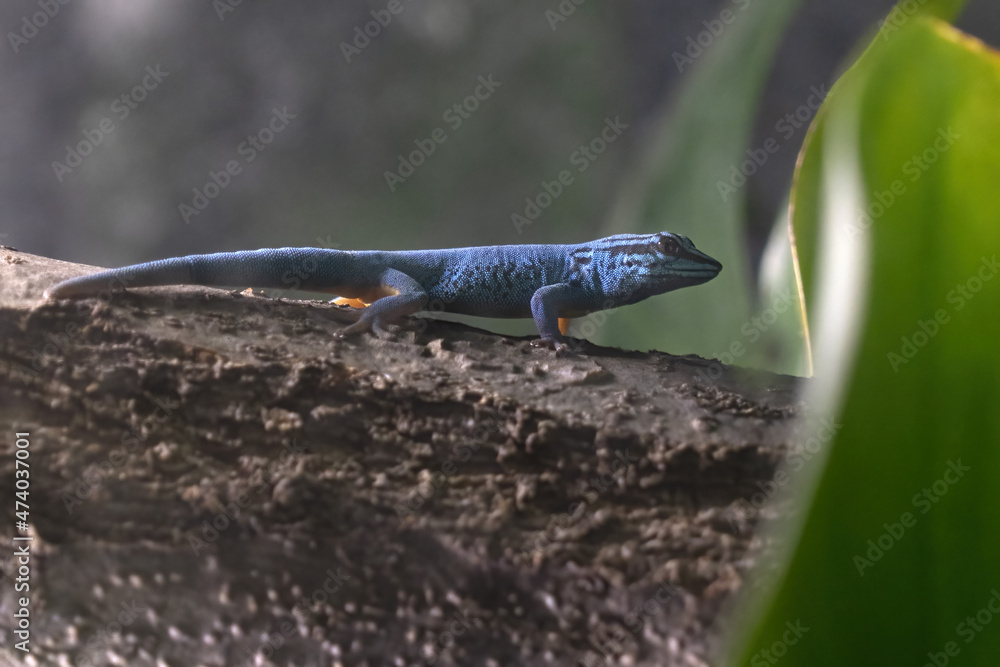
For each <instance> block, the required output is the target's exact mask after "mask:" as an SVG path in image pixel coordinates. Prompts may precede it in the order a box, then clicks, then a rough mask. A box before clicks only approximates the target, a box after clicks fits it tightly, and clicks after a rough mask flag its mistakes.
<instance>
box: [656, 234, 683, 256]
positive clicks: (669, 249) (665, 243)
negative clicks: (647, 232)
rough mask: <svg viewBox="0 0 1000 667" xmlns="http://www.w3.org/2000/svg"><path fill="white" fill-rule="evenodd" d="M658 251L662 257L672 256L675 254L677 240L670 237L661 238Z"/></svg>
mask: <svg viewBox="0 0 1000 667" xmlns="http://www.w3.org/2000/svg"><path fill="white" fill-rule="evenodd" d="M658 246H659V250H660V252H662V253H663V254H664V255H674V254H676V253H677V249H678V247H679V246H678V244H677V239H675V238H673V237H671V236H661V237H660V241H659V244H658Z"/></svg>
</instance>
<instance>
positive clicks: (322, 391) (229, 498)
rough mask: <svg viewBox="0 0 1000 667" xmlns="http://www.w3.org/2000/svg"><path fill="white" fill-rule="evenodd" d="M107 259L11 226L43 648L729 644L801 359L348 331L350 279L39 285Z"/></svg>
mask: <svg viewBox="0 0 1000 667" xmlns="http://www.w3.org/2000/svg"><path fill="white" fill-rule="evenodd" d="M90 270H92V268H90V267H83V266H78V265H72V264H66V263H63V262H57V261H54V260H50V259H46V258H42V257H36V256H33V255H28V254H25V253H20V252H16V251H14V250H13V249H2V250H0V288H2V295H0V326H2V335H3V341H4V346H3V355H2V364H3V366H2V372H3V381H2V383H0V399H2V406H3V407H2V408H0V424H3V426H4V429H3V444H2V445H0V490H2V491H0V497H2V498H4V499H5V500H4V502H3V504H2V505H0V507H2V508H3V519H2V522H0V526H2V528H0V534H3V535H4V536H5V538H8V539H5V540H4V541H5V543H7V544H10V543H11V542H10V541H9V538H10V537H12V536H13V535H14V534H16V533H15V531H14V528H13V526H14V523H15V517H14V514H13V513H14V507H13V502H12V501H11V498H12V497H13V489H12V487H13V482H14V465H15V463H14V456H13V452H14V447H13V434H14V432H30V442H31V444H30V466H31V468H30V470H31V477H30V480H31V487H30V507H31V509H30V513H31V523H32V530H33V532H34V534H35V535H36V540H35V542H34V543H33V547H32V575H31V576H32V579H31V592H30V596H31V610H32V626H31V628H32V635H31V647H32V651H33V656H34V657H35V658H36V659H37V660H38V661H39V664H65V663H59V660H61V659H65V660H67V661H68V662H69V663H70V664H74V665H76V664H129V665H154V664H165V665H171V666H182V665H243V664H274V665H293V664H294V665H334V664H345V665H363V664H368V665H383V664H399V665H409V664H432V663H433V664H439V665H450V664H461V665H522V664H523V665H537V664H561V665H572V664H588V665H597V664H642V665H700V664H704V663H706V662H708V663H711V662H712V657H713V655H715V652H716V650H717V644H718V637H719V636H720V632H721V631H722V629H721V626H720V624H719V622H718V619H719V617H720V611H721V610H723V609H725V608H726V607H727V606H728V605H729V603H730V601H731V600H732V598H733V595H734V593H735V592H736V591H737V590H738V589H740V587H741V585H742V583H743V581H744V576H745V574H746V571H747V569H748V568H749V566H750V564H751V562H752V561H753V558H752V554H753V553H754V552H753V551H748V549H749V547H750V541H751V539H752V533H751V532H750V531H749V530H746V529H745V526H744V525H742V524H741V523H740V522H739V521H737V520H736V519H737V518H739V517H740V516H741V515H740V514H739V511H740V508H745V507H746V502H745V499H747V498H749V497H750V496H751V495H752V494H754V493H755V492H757V491H759V488H758V487H757V486H756V483H757V482H761V481H765V480H768V479H770V478H771V476H772V475H773V474H774V471H775V467H776V465H777V463H778V462H779V460H780V459H781V457H782V456H783V455H784V453H785V451H786V449H787V446H788V443H789V441H790V440H791V438H792V422H791V417H793V416H794V415H795V413H796V410H797V409H798V405H797V402H796V400H797V399H796V393H795V385H796V382H797V381H796V380H795V379H793V378H788V377H783V376H776V375H771V374H766V373H760V372H755V371H745V370H741V369H738V368H730V367H723V366H720V365H718V364H716V363H714V362H712V363H710V362H708V361H706V360H704V359H701V358H698V357H691V356H688V357H676V356H671V355H669V354H665V353H659V352H650V353H637V352H623V351H621V350H615V349H608V348H601V347H596V346H593V345H590V344H586V343H584V344H581V345H580V346H579V347H578V348H577V352H576V353H575V354H571V355H568V356H564V357H557V356H555V355H554V353H552V352H551V351H547V350H539V349H534V348H531V347H530V346H529V344H528V340H527V339H519V338H510V337H502V336H497V335H493V334H490V333H487V332H484V331H480V330H477V329H473V328H470V327H467V326H463V325H459V324H452V323H444V322H437V321H426V322H425V323H424V325H422V326H421V327H419V328H418V330H417V331H415V332H412V331H411V332H403V333H400V334H399V335H398V336H397V338H396V339H395V340H379V339H377V338H374V337H372V336H361V337H357V338H353V339H349V340H346V341H340V340H336V339H334V338H332V337H331V336H330V331H331V329H333V328H336V327H337V326H340V325H339V324H338V322H339V321H341V320H343V319H344V318H346V317H349V315H347V314H345V313H344V312H343V311H342V310H341V309H339V308H338V307H336V306H332V305H329V304H326V303H323V302H315V301H293V300H286V299H267V298H264V297H261V296H249V295H245V294H239V293H234V292H226V291H223V290H213V289H203V288H195V287H177V288H173V287H172V288H156V289H142V290H134V291H132V292H130V293H127V294H116V295H105V297H104V298H99V299H88V300H82V301H60V302H53V303H47V302H44V301H43V300H42V298H41V294H42V290H43V289H44V288H45V287H47V286H49V285H51V284H53V283H54V282H56V281H57V280H59V279H62V278H65V277H69V276H71V275H76V274H80V273H85V272H87V271H90ZM751 518H752V517H751ZM3 569H4V572H5V573H6V574H7V575H8V577H10V575H11V574H12V572H13V570H12V569H11V562H10V561H9V560H5V562H4V568H3ZM10 584H11V582H10V580H9V579H8V581H5V582H3V583H2V586H0V591H2V592H0V607H2V609H0V611H2V613H0V634H2V635H3V640H2V641H0V661H2V660H3V659H4V654H6V659H7V660H14V661H18V660H21V659H22V654H20V652H18V651H15V650H13V649H12V648H11V646H12V641H13V640H12V635H11V634H10V631H11V618H12V616H11V613H12V610H13V608H14V607H13V605H14V604H15V602H14V597H13V596H14V593H13V590H12V589H13V587H12V586H11V585H10ZM116 656H117V658H118V659H120V661H121V662H118V663H115V662H114V661H115V659H116ZM261 657H263V658H266V659H267V660H269V662H254V660H255V659H259V658H261ZM157 660H161V661H162V662H161V663H157V662H156V661H157ZM605 660H606V662H602V661H605Z"/></svg>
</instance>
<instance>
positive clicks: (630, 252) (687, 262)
mask: <svg viewBox="0 0 1000 667" xmlns="http://www.w3.org/2000/svg"><path fill="white" fill-rule="evenodd" d="M601 246H602V247H601V248H600V250H602V251H603V253H602V254H603V255H604V257H603V260H604V261H603V262H600V264H602V265H603V266H602V267H601V268H602V269H603V271H604V272H605V273H606V275H605V276H604V277H603V280H605V281H608V282H613V283H614V285H613V291H614V292H616V293H618V294H620V295H623V296H625V295H629V296H627V297H626V298H627V300H628V301H629V302H631V303H634V302H635V301H639V300H641V299H645V298H647V297H650V296H653V295H654V294H662V293H664V292H669V291H671V290H675V289H678V288H681V287H690V286H691V285H700V284H701V283H704V282H707V281H709V280H711V279H712V278H714V277H715V276H717V275H718V274H719V271H721V270H722V264H721V263H719V262H718V261H717V260H715V259H713V258H711V257H709V256H708V255H706V254H705V253H703V252H701V251H700V250H698V249H697V248H695V247H694V243H692V242H691V239H689V238H687V237H686V236H682V235H680V234H672V233H670V232H660V233H658V234H620V235H617V236H610V237H608V238H606V239H602V243H601ZM596 259H597V258H596V257H595V260H596ZM608 287H612V285H607V284H606V285H605V288H606V289H607V288H608Z"/></svg>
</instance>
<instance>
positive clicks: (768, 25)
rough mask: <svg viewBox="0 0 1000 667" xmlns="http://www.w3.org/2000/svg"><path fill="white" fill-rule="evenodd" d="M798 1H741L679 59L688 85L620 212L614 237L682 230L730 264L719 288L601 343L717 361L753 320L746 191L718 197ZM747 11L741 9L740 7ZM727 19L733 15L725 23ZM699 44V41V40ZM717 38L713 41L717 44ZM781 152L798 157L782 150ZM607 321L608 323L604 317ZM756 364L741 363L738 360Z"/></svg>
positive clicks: (742, 154) (652, 308) (677, 296)
mask: <svg viewBox="0 0 1000 667" xmlns="http://www.w3.org/2000/svg"><path fill="white" fill-rule="evenodd" d="M798 6H799V0H772V1H771V2H766V3H749V4H744V3H733V4H732V5H731V6H727V10H726V11H729V12H731V16H730V15H727V16H726V17H723V15H722V14H720V15H719V16H718V17H713V18H712V19H709V21H710V22H711V21H713V20H716V19H719V20H720V23H719V25H720V26H722V28H721V30H720V31H719V35H718V36H717V37H716V36H712V35H711V34H710V33H709V32H708V28H707V27H706V33H705V34H706V35H708V38H707V39H703V40H702V41H703V42H709V43H708V45H707V46H705V47H704V49H703V52H702V53H700V54H698V52H697V50H696V49H692V51H691V53H692V54H697V55H696V56H695V58H694V62H693V63H688V62H686V61H684V60H683V57H686V56H687V53H678V54H675V58H677V57H678V56H680V57H681V58H679V59H678V60H676V62H677V63H678V66H679V67H681V68H682V76H684V77H686V78H687V79H688V80H687V81H686V83H685V84H683V85H682V86H681V89H680V92H679V95H678V97H677V98H676V101H675V103H672V104H669V105H668V106H667V107H666V109H665V111H664V113H663V116H662V119H661V120H660V121H659V122H658V127H656V128H655V130H654V136H652V137H651V139H650V142H649V148H648V151H647V153H646V155H645V156H644V158H643V159H642V160H641V162H640V165H639V166H638V167H637V168H636V169H635V170H633V173H632V174H631V175H630V176H629V177H627V178H626V179H625V182H626V183H628V187H626V188H625V189H624V190H623V192H622V193H621V194H620V196H619V198H618V201H617V203H616V205H615V206H614V207H613V209H612V213H611V215H610V220H609V224H608V225H607V228H606V231H607V233H609V234H611V233H618V232H626V231H627V232H640V231H643V232H654V231H663V230H667V231H674V232H679V233H681V234H685V235H687V236H690V237H691V239H692V240H693V241H694V242H695V244H696V245H697V246H698V247H699V248H700V249H702V250H704V251H705V252H706V253H708V254H709V255H711V256H713V257H715V258H716V259H718V260H719V261H721V262H722V264H723V266H724V267H725V268H724V269H723V271H722V273H721V274H720V275H719V276H718V277H717V278H715V279H714V280H712V281H711V282H709V283H707V284H705V285H702V286H698V287H695V288H691V289H685V290H680V291H678V292H674V293H672V294H669V295H667V296H664V297H659V298H656V299H651V300H648V301H645V302H643V303H640V304H636V305H634V306H630V307H629V308H626V309H622V310H620V311H614V312H612V313H609V314H607V321H608V322H609V323H610V324H611V325H610V326H605V327H601V328H600V329H599V331H598V334H597V336H595V338H597V339H599V342H601V343H603V344H609V345H618V346H623V347H627V348H628V347H631V348H638V349H644V348H645V349H648V348H656V349H668V350H671V351H674V352H683V353H688V352H694V353H699V354H702V355H706V356H714V355H715V354H717V353H722V352H725V351H727V350H729V349H730V348H731V346H732V345H733V344H734V343H741V344H745V345H746V346H747V347H750V343H749V341H748V339H747V337H746V335H745V334H744V333H742V332H741V331H740V328H741V326H742V325H744V324H745V323H746V322H747V321H748V318H750V317H751V316H752V315H753V314H754V313H753V312H752V308H751V303H752V300H751V297H752V290H751V289H750V281H749V276H750V270H749V267H748V261H747V256H746V243H745V240H744V232H745V226H746V220H745V214H744V209H745V205H744V191H743V190H742V189H738V190H737V191H736V192H731V193H730V192H726V193H725V195H726V196H725V198H724V197H723V194H722V193H720V189H719V185H718V184H719V183H720V182H728V180H729V178H730V175H731V169H732V168H733V167H734V166H735V167H736V168H737V169H738V168H739V165H740V164H741V163H742V162H743V161H744V160H746V159H747V155H746V150H747V148H748V144H749V141H750V136H751V129H752V125H753V121H754V118H755V116H756V113H757V110H758V107H757V102H758V100H759V98H760V95H761V92H762V90H763V87H764V83H765V79H766V76H767V74H768V71H769V69H770V65H771V61H772V59H773V57H774V53H775V51H776V49H777V47H778V44H779V41H780V39H781V35H782V33H783V32H784V29H785V26H786V25H787V23H788V21H789V19H790V18H791V16H792V14H793V13H794V12H795V10H796V9H797V8H798ZM741 7H742V8H743V9H741ZM722 18H731V20H730V22H729V23H722V22H721V19H722ZM696 37H698V36H697V35H692V41H694V40H695V38H696ZM709 40H710V41H709ZM782 148H783V150H793V149H792V147H791V146H783V147H782ZM602 321H603V320H602ZM748 359H749V355H748V356H743V357H741V358H740V359H739V361H738V363H741V364H745V363H746V362H747V361H748Z"/></svg>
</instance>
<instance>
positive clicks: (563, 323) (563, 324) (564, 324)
mask: <svg viewBox="0 0 1000 667" xmlns="http://www.w3.org/2000/svg"><path fill="white" fill-rule="evenodd" d="M572 321H573V320H571V319H570V318H568V317H560V318H559V333H561V334H562V335H563V336H565V335H566V332H567V331H569V323H570V322H572Z"/></svg>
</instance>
